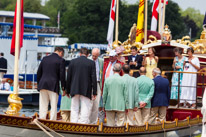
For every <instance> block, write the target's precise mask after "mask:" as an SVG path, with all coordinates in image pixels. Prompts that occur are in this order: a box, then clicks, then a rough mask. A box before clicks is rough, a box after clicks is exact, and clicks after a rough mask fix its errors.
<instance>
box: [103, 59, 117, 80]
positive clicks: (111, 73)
mask: <svg viewBox="0 0 206 137" xmlns="http://www.w3.org/2000/svg"><path fill="white" fill-rule="evenodd" d="M116 62H117V61H115V62H113V63H112V67H111V71H110V74H109V76H112V75H114V72H113V66H114V64H115V63H116ZM110 64H111V62H109V64H108V66H107V69H106V72H105V78H106V74H107V70H108V68H109V66H110Z"/></svg>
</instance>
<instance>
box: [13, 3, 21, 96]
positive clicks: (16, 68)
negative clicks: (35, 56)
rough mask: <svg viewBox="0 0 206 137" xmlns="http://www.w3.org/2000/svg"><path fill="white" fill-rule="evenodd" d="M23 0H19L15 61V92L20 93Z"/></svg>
mask: <svg viewBox="0 0 206 137" xmlns="http://www.w3.org/2000/svg"><path fill="white" fill-rule="evenodd" d="M20 16H21V0H17V17H16V34H15V35H16V39H15V62H14V94H18V75H19V72H18V70H19V61H18V60H19V50H20V49H19V47H20V24H21V20H20ZM13 35H14V34H13Z"/></svg>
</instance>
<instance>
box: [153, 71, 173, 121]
mask: <svg viewBox="0 0 206 137" xmlns="http://www.w3.org/2000/svg"><path fill="white" fill-rule="evenodd" d="M160 74H161V70H160V69H159V68H155V69H153V71H152V75H153V77H154V79H153V80H154V85H155V89H154V96H153V98H152V101H151V103H152V105H151V111H150V123H151V124H157V121H156V115H157V114H158V119H159V120H160V121H162V120H166V112H167V107H168V106H169V101H170V86H169V81H168V79H166V78H163V77H162V76H161V75H160Z"/></svg>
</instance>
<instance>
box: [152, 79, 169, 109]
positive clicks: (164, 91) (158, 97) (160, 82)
mask: <svg viewBox="0 0 206 137" xmlns="http://www.w3.org/2000/svg"><path fill="white" fill-rule="evenodd" d="M153 80H154V84H155V89H154V96H153V98H152V107H160V106H169V101H170V86H169V81H168V80H167V79H166V78H163V77H162V76H157V77H155V78H154V79H153Z"/></svg>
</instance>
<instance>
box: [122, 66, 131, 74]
mask: <svg viewBox="0 0 206 137" xmlns="http://www.w3.org/2000/svg"><path fill="white" fill-rule="evenodd" d="M122 69H123V72H124V73H125V74H129V71H130V66H129V65H128V64H124V65H123V67H122Z"/></svg>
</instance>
